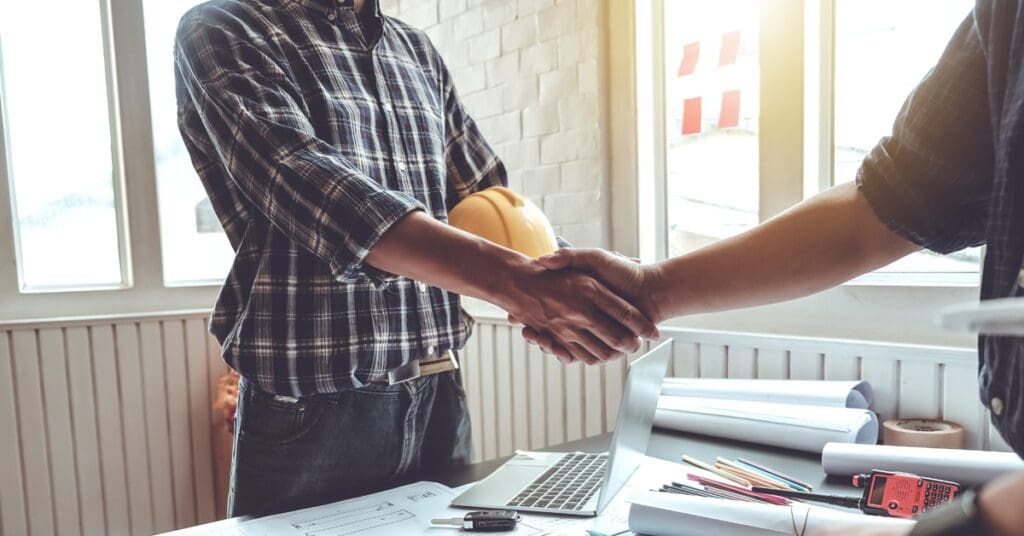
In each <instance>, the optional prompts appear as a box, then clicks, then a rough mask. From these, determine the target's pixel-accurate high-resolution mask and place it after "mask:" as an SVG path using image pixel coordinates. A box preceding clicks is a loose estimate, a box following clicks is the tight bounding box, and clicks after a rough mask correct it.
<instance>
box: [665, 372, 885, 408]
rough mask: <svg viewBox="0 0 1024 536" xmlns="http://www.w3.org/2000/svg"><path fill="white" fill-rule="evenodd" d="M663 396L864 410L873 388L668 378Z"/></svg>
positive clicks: (844, 383)
mask: <svg viewBox="0 0 1024 536" xmlns="http://www.w3.org/2000/svg"><path fill="white" fill-rule="evenodd" d="M661 394H662V395H666V396H686V397H692V398H721V399H726V400H747V401H751V402H771V403H774V404H799V405H806V406H832V407H838V408H862V409H866V408H867V407H868V406H870V405H871V399H872V395H873V393H872V391H871V384H869V383H868V382H865V381H818V380H741V379H718V378H665V381H664V383H663V384H662V387H661Z"/></svg>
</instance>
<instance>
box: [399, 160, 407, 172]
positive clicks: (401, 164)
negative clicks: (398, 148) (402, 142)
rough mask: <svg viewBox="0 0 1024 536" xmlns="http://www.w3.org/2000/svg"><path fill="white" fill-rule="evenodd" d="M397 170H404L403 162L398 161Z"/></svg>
mask: <svg viewBox="0 0 1024 536" xmlns="http://www.w3.org/2000/svg"><path fill="white" fill-rule="evenodd" d="M398 171H405V162H399V163H398Z"/></svg>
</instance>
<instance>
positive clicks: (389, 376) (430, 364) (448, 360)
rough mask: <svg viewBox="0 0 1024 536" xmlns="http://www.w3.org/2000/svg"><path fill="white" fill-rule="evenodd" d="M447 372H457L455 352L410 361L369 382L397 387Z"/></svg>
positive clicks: (448, 351) (445, 352) (447, 351)
mask: <svg viewBox="0 0 1024 536" xmlns="http://www.w3.org/2000/svg"><path fill="white" fill-rule="evenodd" d="M449 370H459V362H458V361H456V359H455V352H453V351H451V350H445V351H444V352H441V354H440V355H433V354H432V353H431V354H430V355H427V356H425V357H421V358H419V359H413V360H410V361H408V362H407V363H405V364H402V365H399V366H397V367H395V368H393V369H391V370H389V371H387V372H386V373H384V374H380V375H377V376H374V377H372V378H370V382H372V383H384V384H387V385H398V384H400V383H405V382H407V381H409V380H415V379H416V378H422V377H423V376H430V375H431V374H437V373H439V372H447V371H449Z"/></svg>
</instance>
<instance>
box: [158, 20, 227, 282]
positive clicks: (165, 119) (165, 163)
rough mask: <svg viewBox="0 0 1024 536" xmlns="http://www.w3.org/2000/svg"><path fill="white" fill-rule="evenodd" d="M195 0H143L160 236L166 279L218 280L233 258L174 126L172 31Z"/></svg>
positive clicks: (223, 275) (175, 114)
mask: <svg viewBox="0 0 1024 536" xmlns="http://www.w3.org/2000/svg"><path fill="white" fill-rule="evenodd" d="M201 1H202V0H144V2H143V9H144V13H145V19H146V23H145V24H146V59H147V63H148V66H149V95H150V106H151V108H152V117H153V147H154V151H155V155H154V156H155V159H156V176H157V194H158V196H159V205H160V206H159V212H160V241H161V244H162V248H163V266H164V281H165V282H166V283H167V284H188V283H202V282H220V281H222V280H223V279H224V277H225V276H226V275H227V273H228V269H229V268H230V266H231V261H232V259H233V258H234V252H233V251H232V250H231V246H230V245H229V244H228V240H227V238H226V237H225V236H224V231H223V229H221V226H220V223H219V221H218V220H217V217H216V215H214V213H213V208H212V207H211V206H210V201H209V199H208V198H207V197H206V191H205V190H204V189H203V185H202V183H201V182H200V181H199V177H198V176H197V175H196V172H195V170H194V169H193V167H192V161H191V160H190V159H189V156H188V152H187V151H186V150H185V145H184V144H183V143H182V141H181V135H180V134H179V133H178V126H177V105H176V101H175V96H174V56H173V50H174V33H175V30H176V29H177V27H178V20H179V19H180V18H181V16H182V15H183V14H184V13H185V12H186V11H188V9H189V8H191V7H192V6H194V5H196V4H199V3H200V2H201Z"/></svg>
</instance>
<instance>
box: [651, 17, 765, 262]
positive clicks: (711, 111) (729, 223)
mask: <svg viewBox="0 0 1024 536" xmlns="http://www.w3.org/2000/svg"><path fill="white" fill-rule="evenodd" d="M759 3H760V2H759V0H721V1H715V2H703V1H669V2H666V3H665V16H664V25H665V27H664V35H665V54H664V58H665V66H664V68H665V76H664V80H665V98H666V103H665V110H666V113H667V115H666V117H665V123H666V129H665V143H666V148H665V158H666V162H665V173H666V183H667V184H666V187H665V190H666V194H667V198H668V199H667V204H668V206H667V209H666V215H667V218H668V241H669V243H668V254H669V255H670V256H675V255H680V254H682V253H686V252H687V251H690V250H692V249H696V248H698V247H700V246H703V245H706V244H708V243H711V242H714V241H716V240H719V239H722V238H726V237H729V236H732V235H734V234H736V233H738V232H741V231H743V230H745V229H748V228H750V227H752V226H754V225H756V224H757V222H758V180H757V179H758V119H759V117H758V96H759V92H758V87H759V81H758V75H759V68H758V59H759V57H758V13H759V9H758V6H759Z"/></svg>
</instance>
